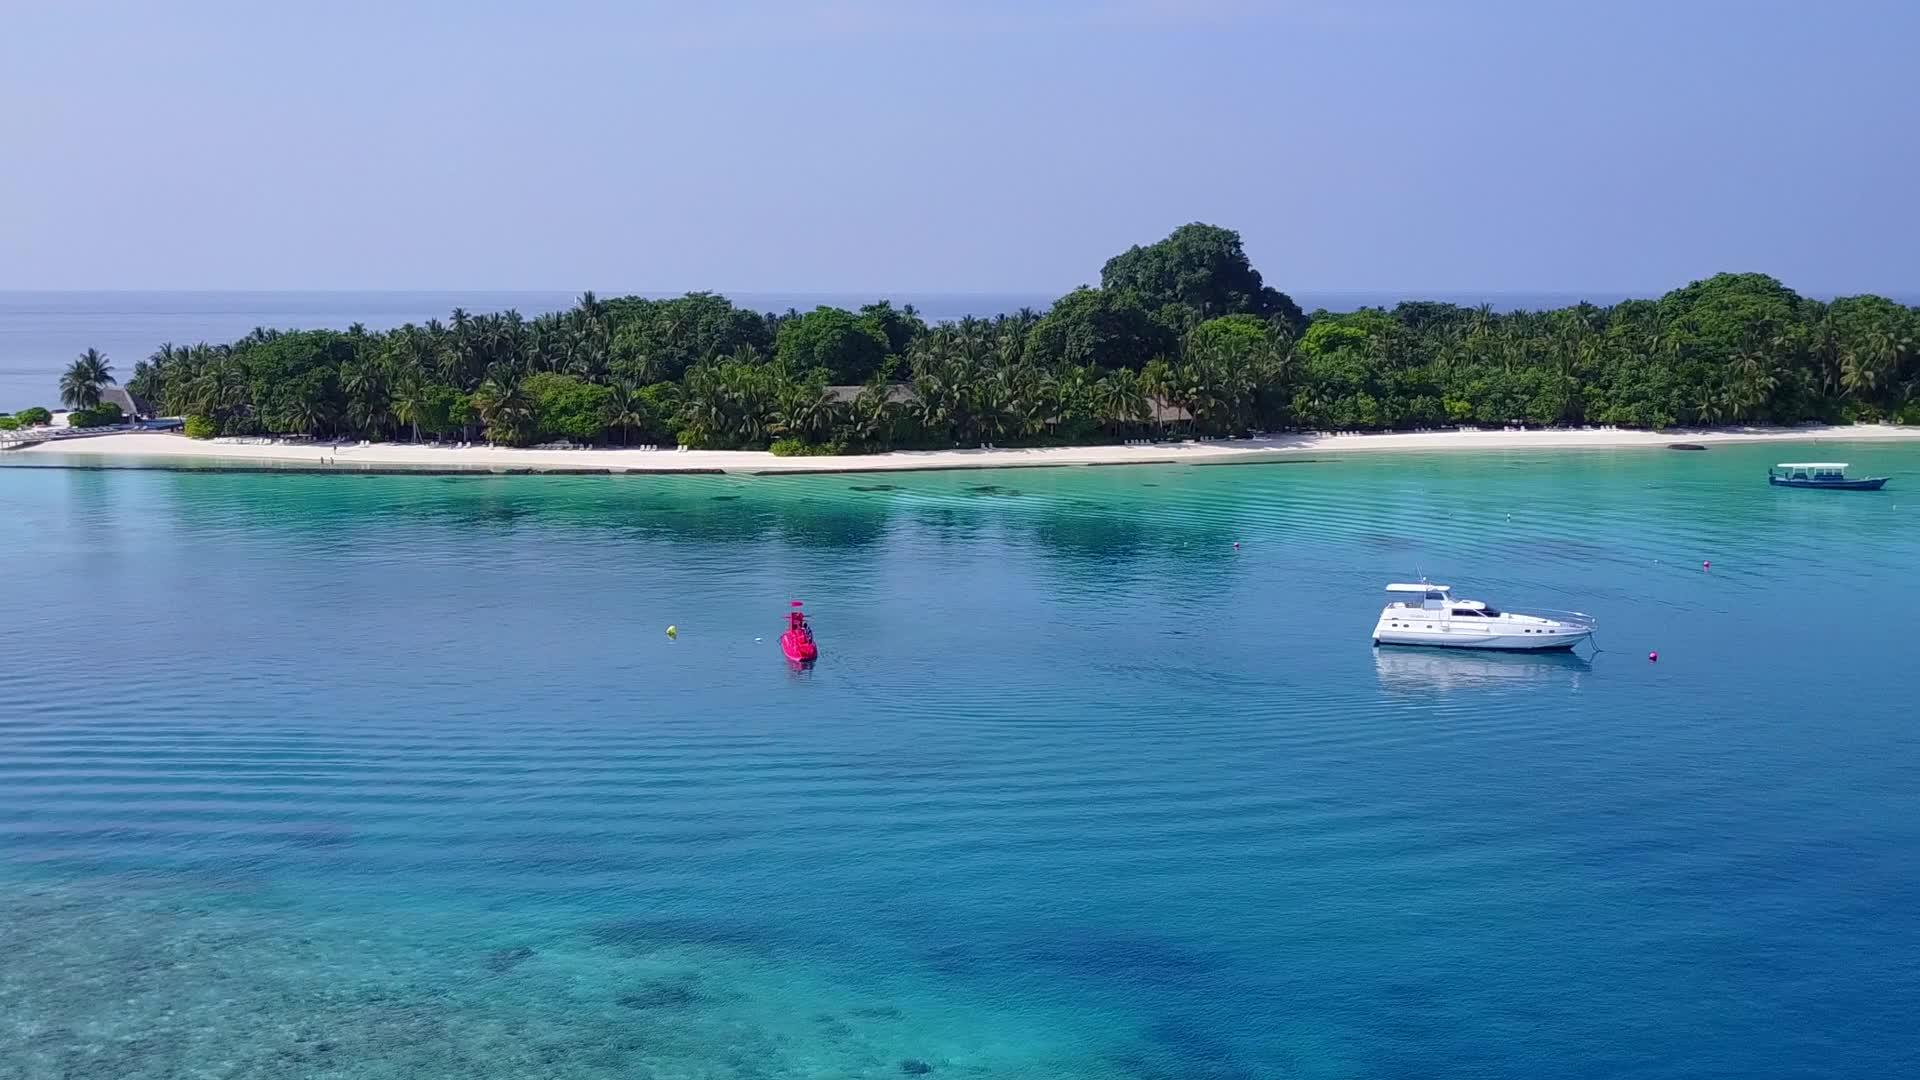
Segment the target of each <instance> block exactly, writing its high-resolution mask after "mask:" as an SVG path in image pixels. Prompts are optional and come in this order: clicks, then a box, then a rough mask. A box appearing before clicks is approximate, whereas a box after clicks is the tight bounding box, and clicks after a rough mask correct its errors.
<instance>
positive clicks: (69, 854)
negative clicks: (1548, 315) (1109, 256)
mask: <svg viewBox="0 0 1920 1080" xmlns="http://www.w3.org/2000/svg"><path fill="white" fill-rule="evenodd" d="M1807 455H1811V456H1814V457H1818V458H1835V459H1839V460H1852V461H1854V462H1856V463H1863V464H1869V463H1870V464H1871V465H1872V466H1874V467H1875V468H1876V469H1879V470H1883V471H1892V472H1894V473H1895V474H1896V479H1895V481H1894V483H1893V485H1892V486H1891V487H1890V488H1889V489H1888V490H1887V491H1886V492H1883V493H1880V494H1878V495H1851V494H1835V493H1827V492H1787V491H1777V490H1773V489H1769V488H1768V487H1766V486H1765V484H1764V482H1762V481H1761V471H1762V469H1763V467H1764V466H1765V465H1766V464H1768V463H1770V462H1771V461H1774V460H1777V459H1779V458H1783V457H1784V458H1794V457H1803V456H1807ZM1236 541H1238V542H1239V543H1240V544H1241V548H1240V549H1239V550H1238V551H1237V552H1236V551H1235V549H1234V548H1233V544H1234V543H1235V542H1236ZM1703 559H1711V560H1712V562H1713V567H1712V570H1711V571H1710V572H1708V571H1703V570H1702V568H1701V562H1702V560H1703ZM1916 567H1920V448H1901V447H1889V446H1884V445H1883V446H1854V447H1846V446H1832V445H1829V446H1821V447H1817V448H1814V447H1790V448H1782V447H1766V448H1752V447H1748V448H1717V449H1715V450H1712V451H1710V452H1707V453H1692V454H1683V453H1671V452H1664V451H1635V452H1620V453H1579V454H1546V453H1539V454H1514V455H1455V456H1450V457H1437V456H1436V457H1420V456H1372V455H1356V456H1352V457H1348V458H1344V459H1338V460H1326V461H1320V462H1312V463H1302V464H1288V465H1269V466H1236V467H1188V468H1113V469H1048V470H1018V471H1003V472H992V473H938V474H914V475H904V476H837V477H825V476H814V477H768V478H719V477H684V478H673V477H648V478H642V477H619V478H542V477H492V478H422V477H358V476H344V475H299V474H285V475H255V474H237V473H218V472H187V473H168V472H140V471H98V470H68V469H52V468H25V467H0V581H4V582H5V583H6V586H5V595H6V613H5V615H4V618H0V631H3V632H0V910H3V911H4V912H5V918H0V1077H5V1078H7V1080H13V1078H16V1077H20V1078H28V1077H31V1078H35V1080H38V1078H42V1077H102V1078H106V1077H112V1078H123V1077H142V1078H160V1077H166V1078H174V1077H181V1078H185V1077H209V1076H217V1077H247V1078H260V1077H343V1078H344V1077H356V1078H357V1077H394V1078H400V1077H407V1078H426V1080H434V1078H441V1077H447V1078H451V1077H461V1078H470V1077H494V1076H498V1077H570V1078H571V1077H635V1076H640V1077H653V1076H658V1077H872V1078H879V1077H898V1076H901V1075H905V1072H904V1071H903V1069H904V1068H905V1065H904V1064H903V1063H908V1062H918V1063H923V1064H925V1065H927V1066H929V1067H931V1069H932V1070H933V1071H932V1072H931V1073H930V1074H928V1075H931V1076H933V1077H935V1078H938V1077H942V1076H971V1077H1034V1078H1038V1077H1050V1078H1055V1077H1110V1078H1134V1080H1147V1078H1151V1080H1159V1078H1173V1077H1180V1078H1201V1080H1207V1078H1245V1077H1274V1076H1306V1077H1375V1076H1389V1077H1397V1076H1405V1077H1416V1076H1417V1077H1430V1076H1481V1077H1515V1078H1519V1077H1528V1078H1532V1077H1542V1076H1555V1077H1618V1076H1635V1077H1701V1076H1709V1077H1755V1076H1896V1075H1905V1074H1911V1073H1912V1072H1913V1070H1914V1068H1915V1067H1916V1066H1917V1065H1920V1056H1917V1055H1916V1036H1915V1035H1914V1033H1913V1022H1912V1018H1913V1017H1914V1016H1915V1015H1916V1014H1917V1013H1920V980H1916V979H1915V978H1914V970H1915V960H1916V958H1920V785H1917V784H1916V780H1920V768H1917V766H1920V734H1917V733H1916V729H1915V723H1914V716H1915V709H1914V700H1915V693H1916V688H1917V687H1920V682H1916V677H1915V674H1914V670H1913V664H1912V655H1913V645H1912V642H1913V640H1914V639H1913V634H1912V629H1911V627H1909V626H1908V625H1907V624H1908V623H1909V622H1911V621H1912V620H1911V619H1910V618H1909V617H1908V616H1907V615H1906V614H1905V607H1906V605H1905V601H1904V600H1903V597H1904V596H1905V594H1906V591H1907V588H1906V587H1907V585H1908V584H1909V582H1910V581H1911V579H1912V577H1913V574H1914V571H1915V569H1916ZM1421 572H1424V573H1426V574H1428V575H1430V576H1431V577H1433V578H1434V579H1436V580H1450V581H1452V582H1453V583H1454V584H1455V585H1456V586H1457V587H1459V588H1460V589H1461V590H1462V591H1463V593H1465V594H1466V595H1469V596H1482V597H1486V598H1488V599H1492V600H1494V601H1497V602H1500V603H1503V604H1506V605H1509V606H1513V607H1518V608H1524V607H1525V606H1527V605H1528V604H1534V605H1541V606H1552V607H1572V608H1579V609H1582V610H1586V611H1589V612H1592V613H1594V614H1595V615H1597V616H1598V617H1599V619H1600V627H1601V629H1600V633H1599V643H1600V645H1601V646H1602V647H1603V651H1601V652H1599V653H1598V655H1596V656H1594V657H1593V658H1592V659H1591V660H1585V659H1581V658H1568V657H1545V658H1543V657H1534V658H1527V657H1499V656H1465V655H1450V654H1446V653H1434V652H1426V651H1405V650H1403V651H1392V650H1388V651H1376V650H1374V649H1372V648H1370V647H1369V646H1368V642H1367V636H1368V630H1369V629H1370V628H1371V626H1372V622H1373V619H1374V616H1375V615H1376V614H1377V612H1378V605H1379V604H1380V603H1381V602H1382V597H1381V596H1380V594H1379V589H1380V586H1381V585H1382V584H1383V583H1385V582H1387V581H1390V580H1404V579H1406V578H1408V577H1410V576H1413V575H1415V574H1418V573H1421ZM790 597H800V598H803V599H805V600H806V601H807V602H808V605H809V607H810V608H811V609H812V610H813V612H814V618H815V622H816V625H817V627H818V629H819V632H820V637H821V640H822V643H823V647H824V650H825V659H824V660H823V661H822V663H821V664H820V665H819V666H818V667H816V668H815V669H813V670H812V671H811V672H808V673H804V674H797V673H793V672H790V671H789V670H788V669H787V667H786V666H785V664H784V662H783V661H782V660H781V658H780V656H779V653H778V651H777V646H776V644H775V635H776V634H777V632H778V626H779V623H780V621H781V618H782V615H783V612H784V609H785V606H786V603H787V600H788V599H789V598H790ZM669 624H673V625H677V627H678V629H679V637H678V639H677V640H669V639H668V638H667V637H666V635H665V633H664V630H665V628H666V627H667V626H668V625H669ZM1650 649H1658V650H1659V652H1660V660H1659V662H1658V663H1649V662H1648V661H1647V660H1646V654H1647V652H1648V650H1650ZM914 1067H916V1068H917V1067H918V1066H917V1065H916V1066H914Z"/></svg>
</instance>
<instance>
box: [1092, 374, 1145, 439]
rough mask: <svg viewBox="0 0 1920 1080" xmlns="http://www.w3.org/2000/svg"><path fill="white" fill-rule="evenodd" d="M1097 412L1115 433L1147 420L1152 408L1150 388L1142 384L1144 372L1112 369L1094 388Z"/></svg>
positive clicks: (1103, 423) (1103, 424)
mask: <svg viewBox="0 0 1920 1080" xmlns="http://www.w3.org/2000/svg"><path fill="white" fill-rule="evenodd" d="M1093 407H1094V413H1095V415H1096V416H1098V417H1099V418H1100V423H1101V425H1102V426H1104V427H1110V428H1112V429H1113V432H1114V434H1116V435H1118V434H1120V433H1122V432H1124V431H1125V430H1126V429H1127V428H1128V427H1130V426H1132V425H1134V424H1140V423H1145V422H1146V420H1147V418H1148V416H1149V414H1150V410H1149V409H1148V406H1147V395H1146V391H1144V390H1142V389H1141V387H1140V375H1139V373H1138V372H1136V371H1134V370H1132V369H1131V368H1119V369H1117V370H1115V371H1110V372H1108V373H1107V374H1106V375H1105V376H1103V377H1102V378H1101V379H1100V381H1099V382H1097V383H1095V384H1094V388H1093Z"/></svg>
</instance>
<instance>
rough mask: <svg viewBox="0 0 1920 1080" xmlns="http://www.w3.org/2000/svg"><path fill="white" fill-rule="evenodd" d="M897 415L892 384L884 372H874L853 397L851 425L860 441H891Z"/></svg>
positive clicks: (881, 442) (879, 442)
mask: <svg viewBox="0 0 1920 1080" xmlns="http://www.w3.org/2000/svg"><path fill="white" fill-rule="evenodd" d="M897 415H898V410H897V409H896V408H895V406H894V402H893V385H892V384H891V383H889V382H887V376H886V373H885V372H875V373H874V376H873V378H872V379H869V380H868V381H867V385H866V386H864V387H862V388H861V390H860V394H859V396H858V397H856V398H854V399H853V425H854V430H855V431H856V432H857V433H858V434H859V437H860V441H861V442H864V443H868V444H870V445H877V444H884V443H887V442H889V441H891V439H892V436H893V429H894V421H895V418H896V416H897Z"/></svg>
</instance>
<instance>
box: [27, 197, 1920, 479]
mask: <svg viewBox="0 0 1920 1080" xmlns="http://www.w3.org/2000/svg"><path fill="white" fill-rule="evenodd" d="M1916 341H1920V312H1916V311H1915V310H1914V309H1912V308H1907V307H1903V306H1901V305H1899V304H1895V303H1893V302H1891V301H1888V300H1885V299H1881V298H1879V297H1875V296H1860V297H1848V298H1844V299H1839V300H1835V301H1833V302H1831V303H1823V302H1819V301H1814V300H1809V299H1806V298H1803V297H1801V296H1799V295H1797V294H1795V293H1794V292H1793V291H1792V290H1790V289H1787V288H1786V287H1785V286H1783V285H1781V284H1780V283H1779V282H1778V281H1775V280H1773V279H1772V278H1769V277H1765V276H1762V275H1758V274H1722V275H1719V276H1717V277H1714V278H1711V279H1709V280H1706V281H1700V282H1695V283H1694V284H1692V285H1689V286H1687V287H1686V288H1683V289H1679V290H1676V291H1674V292H1671V293H1668V294H1667V295H1666V296H1663V297H1661V298H1660V299H1658V300H1635V301H1629V302H1626V303H1622V304H1618V305H1615V306H1613V307H1607V308H1602V307H1595V306H1592V305H1587V304H1582V305H1579V306H1576V307H1570V308H1565V309H1561V310H1557V311H1546V312H1515V313H1498V312H1495V311H1493V310H1491V309H1489V308H1485V307H1482V308H1477V309H1469V308H1462V307H1457V306H1453V305H1449V304H1436V303H1403V304H1401V305H1399V306H1398V307H1395V308H1394V309H1392V310H1391V311H1388V310H1380V309H1366V310H1361V311H1357V312H1352V313H1346V314H1330V313H1327V312H1315V313H1313V314H1312V315H1310V316H1309V315H1306V314H1304V313H1302V312H1301V311H1300V309H1299V308H1298V307H1297V306H1296V305H1295V304H1294V302H1293V301H1292V300H1291V299H1289V298H1288V297H1287V296H1286V295H1285V294H1284V293H1281V292H1279V291H1278V290H1276V289H1274V288H1272V287H1271V286H1268V285H1267V284H1265V282H1264V281H1263V280H1262V279H1261V277H1260V274H1259V273H1258V272H1257V271H1256V270H1255V269H1254V268H1253V267H1252V266H1251V265H1249V263H1248V260H1247V258H1246V255H1245V253H1244V252H1243V250H1242V248H1241V244H1240V238H1239V236H1238V235H1237V234H1235V233H1233V232H1231V231H1228V230H1225V229H1220V228H1215V227H1212V226H1207V225H1188V226H1184V227H1182V228H1180V229H1177V230H1175V231H1174V232H1173V234H1172V235H1171V236H1169V237H1167V238H1166V239H1165V240H1162V241H1160V242H1159V243H1156V244H1152V245H1148V246H1145V247H1135V248H1132V249H1130V250H1128V251H1126V252H1125V253H1123V254H1120V255H1118V256H1115V257H1114V258H1113V259H1111V260H1109V261H1108V262H1107V264H1106V266H1105V268H1104V269H1103V270H1102V272H1101V276H1100V286H1099V287H1098V288H1081V289H1077V290H1075V291H1073V292H1071V293H1069V294H1067V295H1066V296H1064V297H1062V298H1061V299H1060V300H1059V301H1058V302H1056V303H1055V304H1054V305H1053V306H1052V308H1050V309H1049V310H1047V311H1046V312H1044V313H1042V312H1034V311H1020V312H1017V313H1014V314H1010V315H1005V316H1001V317H997V318H994V319H992V320H980V319H966V320H962V321H960V322H958V323H952V324H942V325H938V326H928V325H926V324H925V323H924V322H923V321H922V320H921V319H920V318H919V317H918V316H917V315H916V314H915V313H914V312H913V311H912V310H911V309H910V308H906V309H896V308H894V307H892V306H891V305H890V304H887V303H885V302H882V303H876V304H871V305H868V306H866V307H863V308H861V309H859V310H858V311H845V310H840V309H837V308H825V307H823V308H817V309H815V310H813V311H809V312H796V311H789V312H787V313H786V314H784V315H761V314H756V313H754V312H750V311H745V310H742V309H740V308H737V307H735V306H734V305H733V304H732V303H730V302H729V301H727V300H726V299H725V298H723V297H720V296H715V295H712V294H706V293H695V294H692V295H688V296H685V297H681V298H679V299H673V300H648V299H641V298H638V297H622V298H619V299H612V300H602V299H600V298H597V297H595V296H594V295H592V294H591V293H589V294H587V295H585V296H583V297H581V299H580V302H579V303H578V304H577V305H576V306H575V307H573V308H572V309H571V310H568V311H564V312H558V313H554V314H548V315H542V316H540V317H538V318H535V319H531V320H528V319H524V318H522V317H521V316H520V315H519V314H517V313H515V312H505V313H502V314H498V315H470V314H468V313H467V312H464V311H455V312H453V314H452V317H451V318H450V319H449V320H448V321H447V322H445V323H441V322H438V321H434V322H429V323H428V324H427V325H425V326H411V325H409V326H404V327H401V328H399V329H396V330H392V331H388V332H384V333H374V332H369V331H367V330H366V329H364V328H362V327H358V326H355V327H352V328H350V329H348V330H346V331H330V330H306V331H290V332H280V331H272V330H256V331H254V332H253V333H252V334H250V335H248V336H247V337H245V338H243V339H241V340H240V341H237V342H234V343H232V344H229V345H205V344H201V345H194V346H190V347H186V348H177V347H175V346H173V345H163V346H161V348H160V350H159V351H158V352H156V353H154V354H153V356H152V357H151V358H150V359H148V360H146V361H143V362H141V363H140V364H138V365H136V368H135V371H134V375H133V377H132V379H130V380H129V382H128V384H127V385H128V389H129V390H131V391H132V392H133V393H134V394H136V395H139V396H140V397H143V398H146V399H149V400H152V401H154V402H157V403H159V405H160V406H161V407H162V408H163V409H164V410H165V411H167V412H169V413H171V414H176V415H186V416H189V417H190V418H191V421H190V423H189V426H188V431H189V433H192V434H196V435H202V436H208V435H213V434H227V435H251V434H261V433H297V434H311V435H317V436H323V437H334V436H343V437H349V438H369V439H416V440H417V439H477V438H483V437H484V438H486V439H489V440H491V441H493V442H496V443H502V444H508V445H515V446H522V445H529V444H535V443H541V442H547V441H552V440H563V439H564V440H568V441H572V442H580V443H614V444H627V445H631V444H660V445H671V444H673V443H675V442H679V443H682V444H685V445H689V446H695V447H754V448H764V447H768V446H770V445H776V444H777V445H778V446H779V448H780V450H781V451H782V452H785V453H801V452H809V451H814V450H818V449H821V448H827V447H847V448H881V447H889V446H927V447H934V446H953V445H973V444H977V443H981V442H992V443H1002V444H1013V443H1046V442H1073V441H1091V440H1096V439H1118V438H1124V437H1129V436H1137V435H1142V434H1156V433H1162V432H1175V433H1188V432H1190V433H1199V434H1232V433H1239V432H1244V431H1249V430H1278V429H1286V428H1305V429H1329V428H1331V429H1384V428H1415V427H1437V426H1445V425H1453V424H1509V423H1525V424H1538V425H1544V424H1620V425H1631V426H1638V427H1666V426H1672V425H1676V424H1679V425H1692V424H1722V423H1730V422H1731V423H1746V422H1794V421H1805V420H1825V421H1844V420H1872V419H1899V420H1901V421H1904V422H1909V423H1911V422H1920V360H1917V359H1916V356H1917V355H1920V350H1917V349H1916V344H1915V343H1916ZM96 364H97V365H98V366H95V365H96ZM110 379H111V374H110V369H105V365H104V359H103V358H100V357H98V355H97V354H94V353H92V351H91V350H89V355H88V356H86V357H82V358H81V360H80V361H76V363H75V369H74V370H72V371H69V373H68V378H66V379H63V380H62V396H63V398H66V397H67V396H68V391H69V389H71V390H72V399H71V400H70V401H69V403H70V404H73V403H75V402H83V401H85V400H86V399H87V396H88V393H89V389H88V388H89V387H91V388H92V389H91V394H92V396H93V397H94V399H95V400H97V398H98V388H99V386H100V384H101V382H102V381H110ZM70 380H71V387H69V381H70ZM1162 405H1166V406H1171V408H1164V409H1163V408H1161V406H1162Z"/></svg>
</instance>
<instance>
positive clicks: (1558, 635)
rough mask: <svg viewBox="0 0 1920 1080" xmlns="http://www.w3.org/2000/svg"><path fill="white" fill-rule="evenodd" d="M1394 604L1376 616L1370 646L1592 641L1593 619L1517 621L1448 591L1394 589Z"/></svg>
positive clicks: (1563, 616)
mask: <svg viewBox="0 0 1920 1080" xmlns="http://www.w3.org/2000/svg"><path fill="white" fill-rule="evenodd" d="M1387 591H1388V592H1389V593H1393V594H1395V595H1396V596H1403V597H1406V599H1397V600H1394V601H1393V602H1392V603H1390V604H1388V605H1387V606H1386V607H1384V608H1382V609H1381V610H1380V621H1379V622H1378V623H1375V624H1374V627H1373V643H1374V644H1375V645H1437V646H1442V647H1445V648H1450V649H1515V650H1521V651H1528V652H1538V651H1541V650H1545V649H1571V648H1573V647H1574V646H1575V645H1578V644H1580V643H1581V642H1583V641H1585V640H1587V639H1588V638H1590V637H1592V636H1593V616H1591V615H1582V614H1580V613H1579V612H1577V611H1556V612H1553V613H1552V614H1551V615H1522V614H1519V613H1517V612H1512V611H1501V610H1499V609H1497V608H1495V607H1493V606H1492V605H1490V604H1485V603H1482V602H1480V601H1478V600H1457V599H1455V598H1454V595H1453V588H1452V586H1448V585H1432V584H1429V583H1427V582H1424V581H1422V582H1420V583H1419V584H1416V585H1406V584H1393V585H1389V586H1387Z"/></svg>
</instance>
